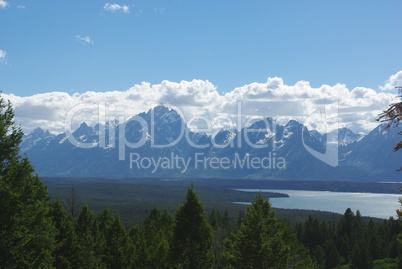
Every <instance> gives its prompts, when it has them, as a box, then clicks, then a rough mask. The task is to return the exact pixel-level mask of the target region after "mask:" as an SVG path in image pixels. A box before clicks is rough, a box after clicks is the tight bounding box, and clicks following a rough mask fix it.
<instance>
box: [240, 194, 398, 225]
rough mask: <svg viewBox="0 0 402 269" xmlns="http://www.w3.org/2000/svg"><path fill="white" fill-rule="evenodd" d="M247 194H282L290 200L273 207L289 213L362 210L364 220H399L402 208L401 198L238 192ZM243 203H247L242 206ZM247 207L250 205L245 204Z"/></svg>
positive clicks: (277, 200) (278, 201) (276, 201)
mask: <svg viewBox="0 0 402 269" xmlns="http://www.w3.org/2000/svg"><path fill="white" fill-rule="evenodd" d="M236 190H238V191H247V192H260V191H261V192H280V193H286V194H288V195H289V198H270V202H271V204H272V207H276V208H286V209H309V210H321V211H329V212H335V213H340V214H343V213H345V210H346V209H347V208H350V209H352V211H353V212H355V213H356V210H360V213H361V215H362V216H369V217H376V218H385V219H388V218H389V217H391V216H392V217H394V218H396V213H395V210H396V209H398V208H399V207H400V204H399V203H398V199H399V197H401V195H399V194H386V193H357V192H329V191H301V190H271V189H264V190H258V189H236ZM239 203H243V202H239ZM244 203H245V204H249V203H246V202H244Z"/></svg>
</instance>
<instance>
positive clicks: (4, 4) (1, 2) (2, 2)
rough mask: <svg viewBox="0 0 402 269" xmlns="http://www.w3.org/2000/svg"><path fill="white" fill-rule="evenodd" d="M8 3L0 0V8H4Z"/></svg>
mask: <svg viewBox="0 0 402 269" xmlns="http://www.w3.org/2000/svg"><path fill="white" fill-rule="evenodd" d="M8 5H9V4H8V2H6V1H4V0H0V8H6V7H7V6H8Z"/></svg>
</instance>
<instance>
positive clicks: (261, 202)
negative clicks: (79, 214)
mask: <svg viewBox="0 0 402 269" xmlns="http://www.w3.org/2000/svg"><path fill="white" fill-rule="evenodd" d="M228 247H229V249H228V251H227V252H226V255H225V256H226V259H227V260H228V263H229V264H230V266H231V268H239V269H241V268H258V269H263V268H315V265H314V263H313V262H312V260H311V258H310V257H309V254H308V252H307V250H306V249H305V248H304V247H303V246H301V245H300V244H299V243H298V241H297V237H296V235H295V234H294V233H292V232H291V230H290V227H288V226H286V225H285V224H282V223H280V222H279V221H278V220H277V219H276V218H275V212H274V211H272V210H271V205H270V203H269V201H268V200H267V199H264V198H263V197H262V195H261V194H258V195H257V197H256V199H255V200H254V201H253V202H252V204H251V205H250V206H248V208H247V213H246V216H245V217H244V219H243V220H242V223H241V226H240V229H239V230H238V232H237V233H236V234H235V235H234V239H233V241H232V243H231V244H229V246H228Z"/></svg>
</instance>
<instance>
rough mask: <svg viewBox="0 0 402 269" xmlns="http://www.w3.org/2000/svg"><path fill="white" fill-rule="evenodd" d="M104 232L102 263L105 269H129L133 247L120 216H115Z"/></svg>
mask: <svg viewBox="0 0 402 269" xmlns="http://www.w3.org/2000/svg"><path fill="white" fill-rule="evenodd" d="M103 232H104V238H105V248H104V255H103V257H104V263H105V265H106V267H107V268H114V269H119V268H129V267H130V266H131V264H132V263H133V254H134V246H133V245H132V242H131V240H130V238H129V236H128V234H127V231H126V228H125V227H124V225H123V223H122V221H121V219H120V216H119V215H118V214H115V215H114V216H113V218H112V222H111V224H110V225H109V226H107V227H106V229H105V230H104V231H103Z"/></svg>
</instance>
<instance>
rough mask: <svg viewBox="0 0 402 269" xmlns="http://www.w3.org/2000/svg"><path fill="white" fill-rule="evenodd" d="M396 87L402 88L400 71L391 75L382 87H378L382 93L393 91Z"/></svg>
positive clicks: (401, 72) (401, 73)
mask: <svg viewBox="0 0 402 269" xmlns="http://www.w3.org/2000/svg"><path fill="white" fill-rule="evenodd" d="M396 86H402V71H399V72H398V73H396V74H394V75H392V76H390V77H389V79H388V80H387V81H386V82H385V85H384V86H380V89H381V90H383V91H386V90H392V89H395V87H396Z"/></svg>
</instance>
